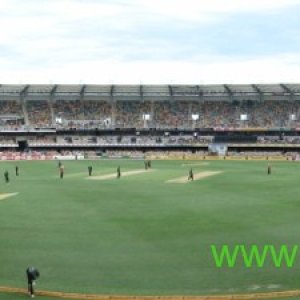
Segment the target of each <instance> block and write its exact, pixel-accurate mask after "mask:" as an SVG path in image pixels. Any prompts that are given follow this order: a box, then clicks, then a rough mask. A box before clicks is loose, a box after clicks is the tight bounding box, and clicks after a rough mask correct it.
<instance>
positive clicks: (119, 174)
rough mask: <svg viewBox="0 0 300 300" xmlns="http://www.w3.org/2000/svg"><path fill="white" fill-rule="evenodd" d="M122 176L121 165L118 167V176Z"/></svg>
mask: <svg viewBox="0 0 300 300" xmlns="http://www.w3.org/2000/svg"><path fill="white" fill-rule="evenodd" d="M120 177H121V168H120V166H118V168H117V178H120Z"/></svg>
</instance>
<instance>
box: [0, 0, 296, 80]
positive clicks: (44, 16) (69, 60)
mask: <svg viewBox="0 0 300 300" xmlns="http://www.w3.org/2000/svg"><path fill="white" fill-rule="evenodd" d="M0 26H1V28H2V30H1V32H0V82H1V83H91V84H92V83H95V84H96V83H97V84H101V83H103V84H105V83H115V84H117V83H123V84H139V83H143V84H151V83H153V84H154V83H155V84H157V83H161V84H165V83H171V84H172V83H173V84H175V83H183V84H205V83H207V84H210V83H211V84H212V83H280V82H285V83H287V82H291V83H292V82H297V83H299V82H300V1H299V0H297V1H296V0H259V1H258V0H252V1H249V0H226V1H225V0H151V1H150V0H26V1H24V0H0Z"/></svg>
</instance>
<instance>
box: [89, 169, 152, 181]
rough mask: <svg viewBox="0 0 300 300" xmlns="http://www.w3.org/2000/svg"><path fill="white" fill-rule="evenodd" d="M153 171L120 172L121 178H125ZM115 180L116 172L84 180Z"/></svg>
mask: <svg viewBox="0 0 300 300" xmlns="http://www.w3.org/2000/svg"><path fill="white" fill-rule="evenodd" d="M152 171H154V170H153V169H148V170H144V169H142V170H132V171H125V172H122V171H121V178H122V177H125V176H131V175H137V174H143V173H149V172H152ZM115 178H117V172H114V173H111V174H106V175H100V176H89V177H87V178H86V179H91V180H106V179H115Z"/></svg>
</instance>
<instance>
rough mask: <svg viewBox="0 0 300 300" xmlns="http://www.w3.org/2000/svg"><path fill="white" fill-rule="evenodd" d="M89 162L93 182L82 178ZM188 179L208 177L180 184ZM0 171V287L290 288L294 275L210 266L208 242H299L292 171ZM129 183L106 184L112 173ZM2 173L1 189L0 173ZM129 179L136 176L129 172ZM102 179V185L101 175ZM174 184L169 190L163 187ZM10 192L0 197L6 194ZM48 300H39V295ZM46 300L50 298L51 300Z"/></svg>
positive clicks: (109, 164) (299, 181) (299, 183)
mask: <svg viewBox="0 0 300 300" xmlns="http://www.w3.org/2000/svg"><path fill="white" fill-rule="evenodd" d="M90 163H92V165H93V168H94V176H95V177H97V178H95V179H94V180H89V179H87V177H88V172H87V167H88V165H89V164H90ZM189 164H194V165H193V166H192V167H193V171H194V174H195V175H197V176H198V173H204V172H207V174H210V175H211V176H208V177H205V176H204V178H201V176H200V177H199V178H198V177H197V178H198V180H195V181H193V182H188V183H181V182H180V178H181V177H182V178H181V181H184V180H185V177H187V176H188V171H189V169H190V167H191V165H189ZM18 165H19V167H20V176H19V177H16V176H15V174H14V166H15V162H1V163H0V172H1V173H0V176H1V177H0V179H1V181H0V199H2V200H0V245H1V246H0V263H1V265H0V266H1V267H0V286H9V287H26V281H25V269H26V267H27V266H29V265H35V266H37V267H38V268H39V270H40V271H41V278H40V279H39V281H38V285H37V287H38V289H41V290H49V291H62V292H74V293H75V292H76V293H92V294H114V295H118V294H120V295H214V294H240V293H255V292H271V291H284V290H293V289H300V254H299V255H298V256H297V258H296V261H295V265H294V266H293V267H292V268H287V267H285V266H283V267H281V268H276V267H274V266H273V265H272V264H271V262H270V261H269V260H267V262H266V264H265V265H264V267H263V268H258V267H252V268H246V267H245V266H244V264H243V263H242V262H241V261H239V262H238V263H237V265H236V266H235V267H234V268H228V267H223V268H216V266H215V263H214V260H213V258H212V255H211V252H210V246H211V245H213V244H214V245H217V246H221V245H223V244H228V245H229V246H234V245H237V244H244V245H251V244H256V245H259V246H263V245H266V244H272V245H275V246H280V245H283V244H285V245H288V246H292V245H298V244H299V229H300V217H299V216H300V164H298V163H296V162H273V163H272V174H271V176H268V175H267V174H266V173H267V162H254V161H243V162H238V161H211V162H203V163H201V162H191V161H190V162H187V161H185V162H183V161H154V162H152V169H153V170H152V171H147V172H142V170H143V168H144V163H143V161H130V160H128V161H126V160H114V161H109V160H107V161H93V162H89V161H66V162H64V166H65V178H64V179H63V180H60V179H59V174H58V169H57V162H54V161H45V162H19V163H18ZM118 165H120V166H121V171H122V173H124V174H126V173H125V172H130V173H128V174H127V175H128V176H122V177H121V179H116V178H115V176H113V178H110V176H107V175H109V174H112V173H115V174H116V169H117V166H118ZM6 169H7V170H8V171H9V174H10V179H11V180H10V183H9V184H6V183H5V181H4V176H3V173H4V171H5V170H6ZM133 171H134V172H133ZM104 175H105V176H106V177H104ZM173 179H178V182H176V180H175V182H174V181H173V182H168V181H170V180H173ZM10 193H17V194H15V195H11V196H10V197H7V198H6V194H10ZM1 297H2V298H1ZM22 297H23V296H17V295H13V296H12V295H9V296H7V297H6V296H5V294H2V295H0V299H21V298H22ZM45 299H46V298H45ZM49 299H50V298H49Z"/></svg>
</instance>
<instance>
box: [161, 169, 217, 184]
mask: <svg viewBox="0 0 300 300" xmlns="http://www.w3.org/2000/svg"><path fill="white" fill-rule="evenodd" d="M220 173H222V171H206V172H200V173H196V174H194V181H195V180H200V179H203V178H206V177H210V176H214V175H217V174H220ZM190 181H191V180H188V175H186V176H182V177H177V178H174V179H170V180H167V181H166V182H167V183H188V182H190Z"/></svg>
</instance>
